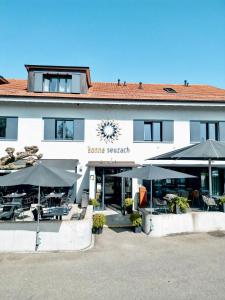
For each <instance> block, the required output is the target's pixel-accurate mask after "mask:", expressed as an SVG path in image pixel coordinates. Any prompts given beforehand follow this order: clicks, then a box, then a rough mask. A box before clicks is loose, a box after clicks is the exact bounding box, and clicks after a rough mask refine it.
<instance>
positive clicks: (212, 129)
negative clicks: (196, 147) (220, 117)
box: [200, 122, 218, 142]
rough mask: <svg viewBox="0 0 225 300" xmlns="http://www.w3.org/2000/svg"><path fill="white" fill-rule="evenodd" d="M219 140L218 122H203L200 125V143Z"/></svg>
mask: <svg viewBox="0 0 225 300" xmlns="http://www.w3.org/2000/svg"><path fill="white" fill-rule="evenodd" d="M209 139H211V140H218V123H217V122H201V123H200V141H201V142H204V141H206V140H209Z"/></svg>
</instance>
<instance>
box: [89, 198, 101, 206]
mask: <svg viewBox="0 0 225 300" xmlns="http://www.w3.org/2000/svg"><path fill="white" fill-rule="evenodd" d="M89 204H90V205H93V206H94V207H98V206H100V202H99V201H98V200H97V199H90V200H89Z"/></svg>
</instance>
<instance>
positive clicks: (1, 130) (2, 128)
mask: <svg viewBox="0 0 225 300" xmlns="http://www.w3.org/2000/svg"><path fill="white" fill-rule="evenodd" d="M5 137H6V118H0V138H5Z"/></svg>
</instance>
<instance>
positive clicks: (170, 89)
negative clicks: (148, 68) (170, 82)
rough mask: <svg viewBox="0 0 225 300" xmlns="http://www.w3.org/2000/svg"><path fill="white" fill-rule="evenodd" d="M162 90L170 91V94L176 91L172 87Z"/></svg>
mask: <svg viewBox="0 0 225 300" xmlns="http://www.w3.org/2000/svg"><path fill="white" fill-rule="evenodd" d="M163 90H164V91H165V92H167V93H170V94H174V93H176V91H175V90H174V89H172V88H163Z"/></svg>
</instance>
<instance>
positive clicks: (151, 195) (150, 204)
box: [149, 180, 152, 233]
mask: <svg viewBox="0 0 225 300" xmlns="http://www.w3.org/2000/svg"><path fill="white" fill-rule="evenodd" d="M150 189H151V193H150V230H149V233H150V232H151V231H152V180H150Z"/></svg>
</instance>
